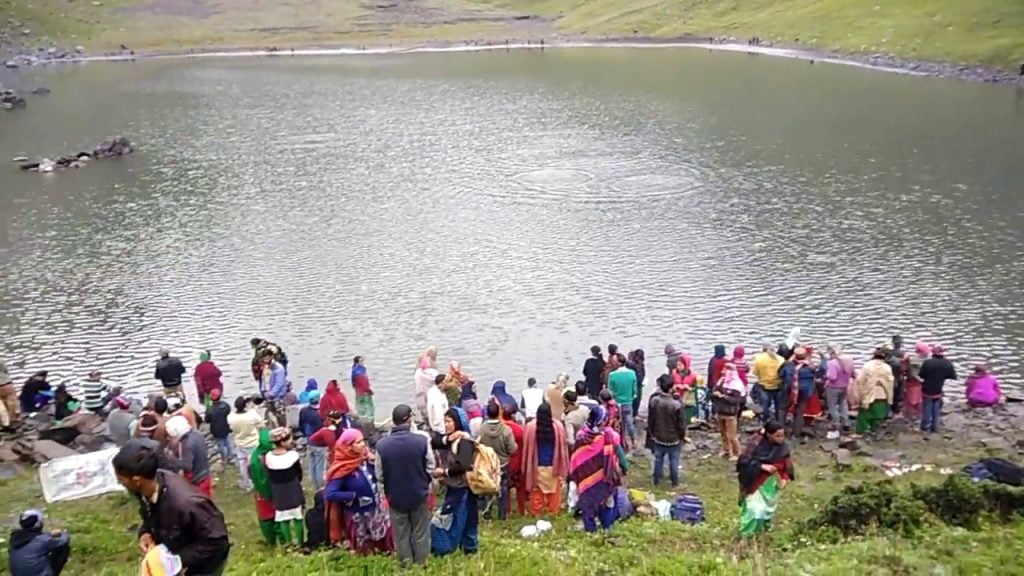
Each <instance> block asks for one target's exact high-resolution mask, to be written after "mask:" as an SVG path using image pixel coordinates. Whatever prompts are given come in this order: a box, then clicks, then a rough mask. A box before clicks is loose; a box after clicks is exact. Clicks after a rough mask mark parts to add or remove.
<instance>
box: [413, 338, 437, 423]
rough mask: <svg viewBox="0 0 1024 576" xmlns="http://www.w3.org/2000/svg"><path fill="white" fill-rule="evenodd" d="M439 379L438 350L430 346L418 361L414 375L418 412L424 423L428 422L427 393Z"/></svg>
mask: <svg viewBox="0 0 1024 576" xmlns="http://www.w3.org/2000/svg"><path fill="white" fill-rule="evenodd" d="M436 377H437V348H434V347H433V346H430V347H429V348H427V349H426V350H424V351H423V354H420V356H419V358H417V359H416V373H415V374H414V375H413V381H414V384H415V394H416V398H415V400H416V411H417V412H418V413H419V415H420V419H421V420H422V421H423V422H427V421H428V414H427V392H428V391H429V390H430V389H431V388H432V387H433V386H434V378H436Z"/></svg>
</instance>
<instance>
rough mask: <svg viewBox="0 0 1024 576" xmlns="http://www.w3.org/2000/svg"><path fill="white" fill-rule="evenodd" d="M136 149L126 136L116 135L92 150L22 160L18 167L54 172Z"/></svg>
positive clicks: (78, 166) (128, 152) (33, 170)
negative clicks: (30, 160) (54, 157)
mask: <svg viewBox="0 0 1024 576" xmlns="http://www.w3.org/2000/svg"><path fill="white" fill-rule="evenodd" d="M133 151H134V149H133V148H132V144H131V142H130V141H129V140H128V139H127V138H125V137H124V136H116V137H114V138H111V139H110V140H107V141H105V142H103V143H102V144H100V145H99V146H97V147H96V148H94V149H93V150H92V151H83V152H79V153H78V154H75V155H72V156H61V157H59V158H57V159H56V160H51V159H50V158H43V159H42V160H40V161H38V162H21V163H19V165H18V167H19V168H21V169H22V170H27V171H30V172H43V173H46V172H53V171H54V170H64V169H67V168H82V167H83V166H85V165H86V164H87V163H88V162H89V161H90V160H94V159H95V160H100V159H103V158H114V157H117V156H124V155H126V154H131V153H132V152H133Z"/></svg>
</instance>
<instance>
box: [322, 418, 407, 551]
mask: <svg viewBox="0 0 1024 576" xmlns="http://www.w3.org/2000/svg"><path fill="white" fill-rule="evenodd" d="M368 460H369V451H368V450H367V447H366V440H365V439H364V438H363V433H362V432H360V431H359V430H356V429H355V428H349V429H348V430H345V431H344V432H342V433H341V437H340V438H338V442H337V443H336V444H335V445H334V463H333V464H331V467H330V468H329V469H328V470H327V486H326V487H325V488H324V500H325V501H326V504H327V513H326V514H327V518H326V520H327V536H328V539H329V540H330V542H331V544H332V545H335V546H337V545H339V544H341V543H342V541H347V542H348V545H349V547H350V548H351V549H352V550H354V551H355V553H356V554H359V555H361V556H366V555H369V554H373V553H374V552H384V553H387V552H391V551H392V550H394V542H393V540H392V533H391V519H390V517H389V516H388V512H387V507H386V504H385V501H384V500H383V499H382V498H381V496H380V494H379V493H378V492H377V475H376V472H375V471H374V469H373V464H372V463H370V462H368Z"/></svg>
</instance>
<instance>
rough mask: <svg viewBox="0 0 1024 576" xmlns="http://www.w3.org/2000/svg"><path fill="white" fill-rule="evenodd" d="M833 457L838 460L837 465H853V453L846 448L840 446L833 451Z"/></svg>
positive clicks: (844, 466)
mask: <svg viewBox="0 0 1024 576" xmlns="http://www.w3.org/2000/svg"><path fill="white" fill-rule="evenodd" d="M832 458H833V459H834V460H835V462H836V466H840V467H843V468H846V467H848V466H852V465H853V453H851V452H850V451H849V450H847V449H845V448H839V449H838V450H836V451H834V452H832Z"/></svg>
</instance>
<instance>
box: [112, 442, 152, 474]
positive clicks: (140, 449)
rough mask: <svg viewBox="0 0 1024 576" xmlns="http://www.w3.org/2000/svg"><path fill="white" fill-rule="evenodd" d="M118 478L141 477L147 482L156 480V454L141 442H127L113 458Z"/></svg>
mask: <svg viewBox="0 0 1024 576" xmlns="http://www.w3.org/2000/svg"><path fill="white" fill-rule="evenodd" d="M112 464H113V465H114V472H115V473H116V474H117V475H118V476H141V477H143V478H146V479H147V480H152V479H154V478H156V469H157V454H156V452H154V451H153V450H152V449H151V448H150V447H149V446H145V445H143V444H142V443H141V442H136V441H129V442H128V443H127V444H125V445H124V447H123V448H121V450H120V451H119V452H118V453H117V455H116V456H114V460H113V462H112Z"/></svg>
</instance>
